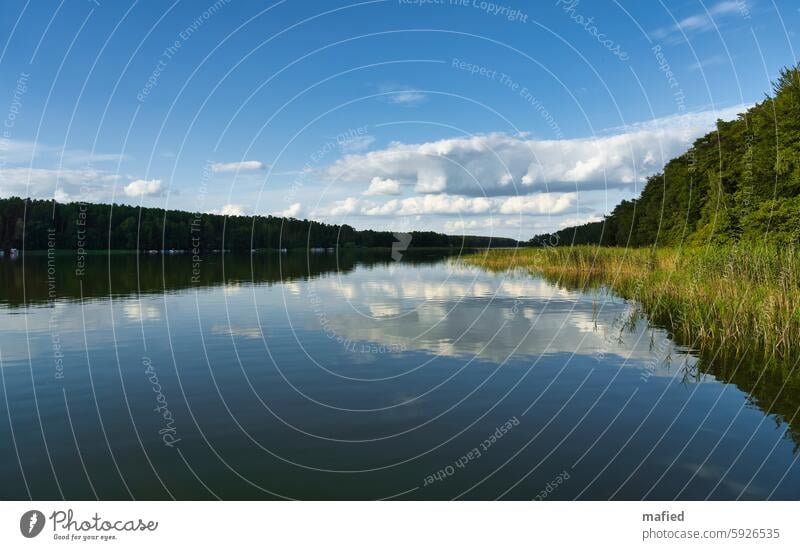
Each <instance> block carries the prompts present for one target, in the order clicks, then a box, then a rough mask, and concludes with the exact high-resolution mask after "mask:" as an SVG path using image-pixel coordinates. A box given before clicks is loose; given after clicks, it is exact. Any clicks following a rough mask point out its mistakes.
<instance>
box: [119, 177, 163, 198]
mask: <svg viewBox="0 0 800 550" xmlns="http://www.w3.org/2000/svg"><path fill="white" fill-rule="evenodd" d="M123 191H124V192H125V194H126V195H127V196H129V197H141V196H152V195H158V194H159V193H161V180H135V181H132V182H130V183H129V184H128V185H126V186H125V187H124V188H123Z"/></svg>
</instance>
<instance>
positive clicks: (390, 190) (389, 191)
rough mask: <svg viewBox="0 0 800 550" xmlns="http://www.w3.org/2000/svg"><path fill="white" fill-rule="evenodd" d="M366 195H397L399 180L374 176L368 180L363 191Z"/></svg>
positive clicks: (398, 192)
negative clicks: (366, 186)
mask: <svg viewBox="0 0 800 550" xmlns="http://www.w3.org/2000/svg"><path fill="white" fill-rule="evenodd" d="M364 194H365V195H367V196H370V195H399V194H400V182H399V181H397V180H393V179H391V178H386V179H383V178H379V177H377V176H375V177H374V178H372V180H371V181H370V182H369V188H368V189H367V190H366V191H364Z"/></svg>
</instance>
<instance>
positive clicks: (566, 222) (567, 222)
mask: <svg viewBox="0 0 800 550" xmlns="http://www.w3.org/2000/svg"><path fill="white" fill-rule="evenodd" d="M601 221H603V218H602V217H601V216H597V215H595V214H591V215H589V216H584V217H581V218H564V219H563V220H561V221H560V222H559V223H558V226H559V227H560V228H562V229H563V228H565V227H574V226H576V225H583V224H586V223H593V222H601Z"/></svg>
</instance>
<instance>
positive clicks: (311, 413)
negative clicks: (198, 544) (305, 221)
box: [0, 253, 800, 500]
mask: <svg viewBox="0 0 800 550" xmlns="http://www.w3.org/2000/svg"><path fill="white" fill-rule="evenodd" d="M0 275H1V276H2V281H0V325H1V326H2V331H0V361H2V364H1V365H0V376H1V379H0V382H2V390H3V394H2V396H0V440H1V441H2V447H0V449H2V450H0V453H2V462H0V468H2V476H1V478H2V483H0V497H2V498H3V499H27V498H34V499H61V498H67V499H94V498H100V499H130V498H136V499H169V498H176V499H213V498H225V499H271V498H306V499H307V498H312V499H374V498H390V497H396V498H409V499H451V498H463V499H496V498H506V499H532V498H537V497H538V498H548V499H559V500H563V499H576V498H579V499H609V498H615V499H642V498H648V499H674V498H682V499H705V498H711V499H736V498H742V499H765V498H773V499H796V498H798V497H800V466H798V464H797V458H798V452H797V430H796V426H795V425H794V423H795V413H796V412H797V406H798V396H797V392H796V391H794V390H795V389H796V386H792V385H791V382H790V380H788V378H787V379H784V378H781V375H773V374H770V375H769V376H767V375H766V374H764V373H763V370H762V369H761V368H759V365H737V364H735V362H734V363H731V362H730V361H728V362H725V363H720V364H716V365H715V364H713V363H707V362H705V361H700V360H699V359H697V358H696V357H695V356H694V355H693V354H692V353H689V352H688V351H687V350H686V349H684V348H681V347H680V346H677V345H675V344H674V343H673V342H671V341H670V339H669V337H668V334H667V333H666V332H665V331H664V330H662V329H659V328H657V327H651V326H649V325H648V322H647V320H646V319H643V318H640V317H638V316H636V315H635V314H634V308H633V307H632V305H631V304H629V303H627V302H626V301H624V300H622V299H620V298H617V297H615V296H613V295H611V294H609V293H608V292H606V291H604V290H602V289H600V290H592V291H587V292H580V291H578V290H573V289H569V288H565V287H563V286H559V285H558V284H556V283H555V282H551V281H546V280H544V279H541V278H535V277H531V276H528V275H522V274H512V275H509V274H492V273H488V272H485V271H482V270H480V269H476V268H469V267H465V266H464V265H462V264H459V263H458V262H457V261H456V260H454V259H453V258H445V257H441V256H437V255H434V254H425V255H420V254H418V253H417V254H414V255H411V254H406V256H405V257H404V258H403V261H399V262H395V261H392V260H391V258H389V255H388V253H387V254H378V253H374V254H366V253H361V254H355V253H349V254H341V255H335V254H329V255H324V254H323V255H315V256H310V257H309V256H307V255H306V254H304V253H289V254H284V255H276V254H255V255H253V256H252V257H251V256H250V255H246V256H238V255H226V256H225V257H224V260H223V258H221V257H219V256H216V257H208V258H205V259H204V261H203V262H202V263H201V265H200V266H199V277H196V278H195V279H194V280H193V266H192V261H191V258H189V257H184V256H179V257H166V258H162V257H160V256H141V257H138V258H137V257H136V256H132V255H113V256H110V257H108V256H102V255H101V256H90V257H89V258H88V265H87V268H86V271H85V273H84V275H83V277H77V276H76V275H75V258H73V257H72V256H70V255H66V256H59V257H58V258H57V260H56V261H55V263H52V262H51V263H50V264H49V265H48V261H47V258H46V257H44V256H33V255H29V256H26V257H25V258H24V261H23V259H17V260H14V261H12V260H9V259H8V258H6V259H2V260H0Z"/></svg>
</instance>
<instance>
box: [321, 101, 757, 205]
mask: <svg viewBox="0 0 800 550" xmlns="http://www.w3.org/2000/svg"><path fill="white" fill-rule="evenodd" d="M744 109H745V107H743V106H737V107H733V108H729V109H724V110H721V111H703V112H696V113H687V114H683V115H673V116H669V117H665V118H661V119H656V120H653V121H649V122H645V123H638V124H633V125H629V126H626V127H624V128H616V129H614V130H612V131H610V132H608V133H604V134H601V135H598V136H595V137H591V138H578V139H562V140H537V139H530V138H527V137H526V136H525V135H524V134H523V135H509V134H505V133H499V132H496V133H491V134H483V135H476V136H470V137H459V138H451V139H442V140H439V141H432V142H427V143H419V144H405V143H392V144H391V145H390V146H389V147H387V148H385V149H381V150H376V151H371V152H368V153H364V154H353V155H345V156H344V157H342V158H341V159H339V160H337V161H336V162H335V163H334V164H332V165H330V166H328V167H326V168H324V169H323V170H322V172H321V176H322V177H323V178H325V179H328V180H330V181H343V182H350V183H361V184H366V182H370V186H371V185H372V182H373V181H376V179H377V180H378V181H385V180H392V181H395V182H397V183H398V185H404V184H405V185H409V186H412V187H413V189H414V190H415V191H416V192H418V193H431V194H440V193H447V194H453V195H468V196H483V195H488V196H501V195H516V194H529V193H533V192H541V191H567V190H572V191H574V190H579V191H586V190H597V189H609V188H619V189H627V190H631V191H632V190H634V188H635V185H636V184H641V183H643V182H644V180H645V179H646V177H647V176H649V175H652V174H654V173H656V172H658V171H659V170H661V169H662V168H663V163H664V161H666V160H669V159H670V158H672V157H674V156H676V155H679V154H681V153H682V152H684V151H685V150H686V149H687V148H688V147H689V146H690V145H691V143H692V141H694V139H696V138H697V137H699V136H701V135H703V134H704V133H706V132H708V131H709V130H710V129H712V128H713V127H714V124H715V122H716V120H717V119H718V118H733V117H735V116H736V114H737V113H739V112H742V111H743V110H744ZM367 191H368V192H369V189H368V190H367Z"/></svg>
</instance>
